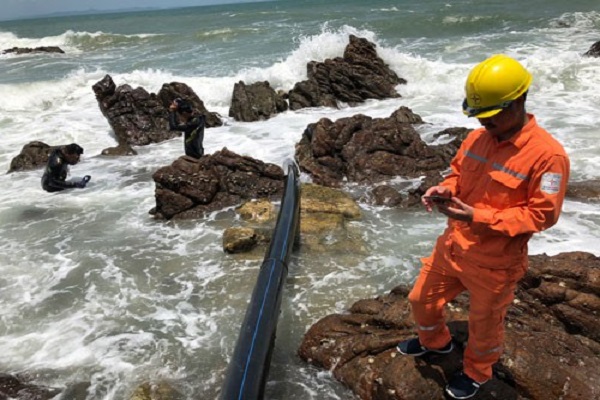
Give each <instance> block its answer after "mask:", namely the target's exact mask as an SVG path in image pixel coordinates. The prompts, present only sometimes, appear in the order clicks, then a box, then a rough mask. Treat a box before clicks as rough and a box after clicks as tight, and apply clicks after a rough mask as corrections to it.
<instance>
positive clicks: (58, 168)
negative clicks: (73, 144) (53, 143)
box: [42, 148, 77, 192]
mask: <svg viewBox="0 0 600 400" xmlns="http://www.w3.org/2000/svg"><path fill="white" fill-rule="evenodd" d="M68 172H69V164H68V163H67V160H66V159H65V156H64V154H63V153H62V151H60V148H58V149H54V150H53V151H52V153H51V154H50V157H49V158H48V164H47V165H46V170H45V171H44V175H43V176H42V188H44V190H45V191H47V192H58V191H61V190H65V189H72V188H75V187H77V186H76V184H75V183H73V182H68V181H66V179H67V173H68Z"/></svg>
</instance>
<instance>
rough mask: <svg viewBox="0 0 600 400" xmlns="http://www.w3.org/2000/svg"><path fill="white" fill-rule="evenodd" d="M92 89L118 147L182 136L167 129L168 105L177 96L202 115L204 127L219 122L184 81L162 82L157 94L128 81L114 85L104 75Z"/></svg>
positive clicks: (141, 144) (109, 78)
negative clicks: (129, 83)
mask: <svg viewBox="0 0 600 400" xmlns="http://www.w3.org/2000/svg"><path fill="white" fill-rule="evenodd" d="M92 89H93V91H94V93H95V95H96V100H97V101H98V106H99V107H100V111H101V112H102V114H103V115H104V116H105V117H106V119H107V120H108V123H109V125H110V126H111V128H112V129H113V131H114V133H115V136H116V139H117V142H118V144H119V146H123V145H130V146H143V145H147V144H151V143H160V142H163V141H165V140H169V139H172V138H174V137H178V136H181V132H179V131H170V130H169V119H168V118H169V105H170V104H171V102H172V101H173V100H174V99H175V98H177V97H181V98H186V99H188V100H190V101H191V102H192V103H193V105H194V109H195V111H196V112H199V113H201V114H203V115H204V116H205V118H206V126H207V127H213V126H220V125H222V121H221V120H220V119H219V118H218V116H217V114H216V113H210V112H208V111H207V110H206V108H205V107H204V103H203V102H202V100H200V98H199V97H198V96H197V95H196V94H195V93H194V92H193V90H192V89H191V88H190V87H189V86H187V85H186V84H184V83H180V82H172V83H169V84H164V85H163V87H162V88H161V90H160V92H159V94H158V95H157V94H154V93H148V92H147V91H146V90H145V89H144V88H142V87H138V88H135V89H133V88H132V87H131V86H130V85H127V84H125V85H121V86H118V87H117V86H116V84H115V83H114V81H113V79H112V77H111V76H110V75H106V76H105V77H104V78H103V79H102V80H100V81H98V82H96V83H95V84H94V85H93V86H92Z"/></svg>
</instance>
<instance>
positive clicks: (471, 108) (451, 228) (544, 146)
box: [398, 55, 569, 399]
mask: <svg viewBox="0 0 600 400" xmlns="http://www.w3.org/2000/svg"><path fill="white" fill-rule="evenodd" d="M531 80H532V76H531V74H530V73H529V72H528V71H527V70H526V69H525V68H524V67H523V66H522V65H521V64H520V63H519V62H517V61H516V60H514V59H512V58H510V57H508V56H505V55H495V56H492V57H490V58H488V59H487V60H485V61H483V62H481V63H480V64H478V65H477V66H475V67H474V68H473V69H472V70H471V72H470V74H469V76H468V78H467V82H466V86H465V90H466V99H465V101H464V103H463V111H464V113H465V114H466V115H468V116H469V117H476V118H477V119H478V120H479V122H480V123H481V125H482V127H481V128H479V129H476V130H474V131H472V132H471V133H470V134H469V135H468V137H467V138H466V139H465V140H464V142H463V143H462V146H461V148H460V149H459V151H458V153H457V155H456V157H455V158H454V160H453V161H452V163H451V172H450V174H449V175H448V176H447V177H446V178H445V179H444V181H443V182H441V183H440V184H439V186H434V187H431V188H429V189H428V190H427V192H426V193H425V195H424V196H423V199H422V202H423V204H424V206H425V208H426V209H427V211H429V212H431V210H432V207H433V206H434V205H435V206H436V207H437V209H438V210H439V211H440V212H441V213H443V214H445V215H446V216H448V226H447V228H446V230H445V231H444V233H443V234H442V235H441V236H440V237H439V238H438V240H437V243H436V245H435V248H434V250H433V252H432V254H431V255H430V256H429V257H426V258H423V259H422V264H423V265H422V268H421V271H420V273H419V277H418V279H417V281H416V282H415V284H414V287H413V288H412V291H411V292H410V294H409V296H408V299H409V301H410V303H411V306H412V312H413V317H414V319H415V322H416V325H417V332H418V338H413V339H409V340H405V341H403V342H401V343H399V344H398V351H399V352H400V353H402V354H405V355H412V356H420V355H423V354H426V353H440V354H445V353H449V352H451V351H452V349H453V344H452V337H451V336H450V332H449V330H448V327H447V325H446V322H445V313H444V306H445V305H446V303H448V302H449V301H451V300H452V299H454V298H455V297H456V296H457V295H458V294H459V293H461V292H463V291H465V290H468V291H469V293H470V306H469V307H470V310H469V341H468V344H467V347H466V349H465V352H464V363H463V366H464V370H463V371H460V372H459V373H457V374H456V375H455V376H454V377H453V378H452V379H450V381H449V382H448V385H447V386H446V392H447V393H448V395H449V396H451V397H452V398H455V399H468V398H470V397H472V396H474V395H475V394H476V393H477V391H478V389H479V387H480V385H482V384H483V383H484V382H486V381H487V380H489V379H490V378H491V377H492V365H493V364H494V363H495V362H497V361H498V359H499V358H500V354H501V352H502V344H503V342H504V317H505V315H506V311H507V309H508V306H509V305H510V304H511V302H512V300H513V298H514V290H515V287H516V285H517V282H518V281H519V280H520V279H521V278H522V277H523V275H524V274H525V271H526V269H527V257H528V255H527V242H528V241H529V239H530V238H531V236H532V235H533V234H534V233H536V232H540V231H543V230H545V229H548V228H550V227H551V226H552V225H554V224H555V223H556V221H557V220H558V217H559V215H560V211H561V207H562V203H563V199H564V195H565V190H566V187H567V181H568V179H569V159H568V157H567V155H566V153H565V151H564V149H563V147H562V146H561V145H560V144H559V143H558V142H557V141H556V140H555V139H554V138H553V137H552V136H551V135H550V134H549V133H548V132H546V131H545V130H544V129H543V128H541V127H540V126H539V125H538V124H537V122H536V119H535V117H534V116H533V115H532V114H528V113H527V112H526V111H525V100H526V98H527V91H528V89H529V86H530V84H531ZM431 196H433V197H431Z"/></svg>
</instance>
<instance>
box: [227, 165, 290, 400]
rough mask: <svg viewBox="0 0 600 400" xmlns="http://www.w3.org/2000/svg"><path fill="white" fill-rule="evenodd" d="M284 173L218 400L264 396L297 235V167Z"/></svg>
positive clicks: (259, 397) (243, 399)
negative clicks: (267, 240) (266, 242)
mask: <svg viewBox="0 0 600 400" xmlns="http://www.w3.org/2000/svg"><path fill="white" fill-rule="evenodd" d="M287 170H288V173H287V179H286V183H285V188H284V192H283V197H282V199H281V208H280V210H279V215H278V217H277V223H276V224H275V230H274V231H273V235H272V237H271V244H270V245H269V250H268V251H267V253H266V254H265V258H264V261H263V263H262V265H261V267H260V271H259V273H258V278H257V280H256V285H255V286H254V291H253V292H252V298H251V300H250V304H249V305H248V308H247V309H246V315H245V317H244V322H243V323H242V327H241V329H240V334H239V336H238V341H237V344H236V346H235V350H234V352H233V356H232V357H231V361H230V362H229V367H228V369H227V375H226V376H225V383H224V384H223V387H222V390H221V399H222V400H257V399H262V398H263V395H264V388H265V383H266V381H267V377H268V375H269V366H270V363H271V353H272V351H273V345H274V344H275V331H276V329H277V320H278V317H279V311H280V306H281V294H282V288H283V284H284V283H285V279H286V277H287V274H288V262H289V259H290V255H291V252H292V249H293V247H294V242H297V241H298V239H299V232H300V182H299V172H298V167H297V166H296V165H295V164H294V163H293V162H289V161H288V162H287Z"/></svg>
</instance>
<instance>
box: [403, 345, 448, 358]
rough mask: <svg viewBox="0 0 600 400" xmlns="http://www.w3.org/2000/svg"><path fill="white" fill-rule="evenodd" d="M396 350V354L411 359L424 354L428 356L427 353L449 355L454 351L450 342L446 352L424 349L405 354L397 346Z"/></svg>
mask: <svg viewBox="0 0 600 400" xmlns="http://www.w3.org/2000/svg"><path fill="white" fill-rule="evenodd" d="M396 350H398V353H400V354H402V355H405V356H412V357H419V356H422V355H425V354H429V353H434V354H449V353H451V352H452V350H454V343H452V342H450V348H449V349H448V350H435V349H426V350H423V351H422V352H420V353H405V352H403V351H402V350H401V349H400V347H399V346H396Z"/></svg>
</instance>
